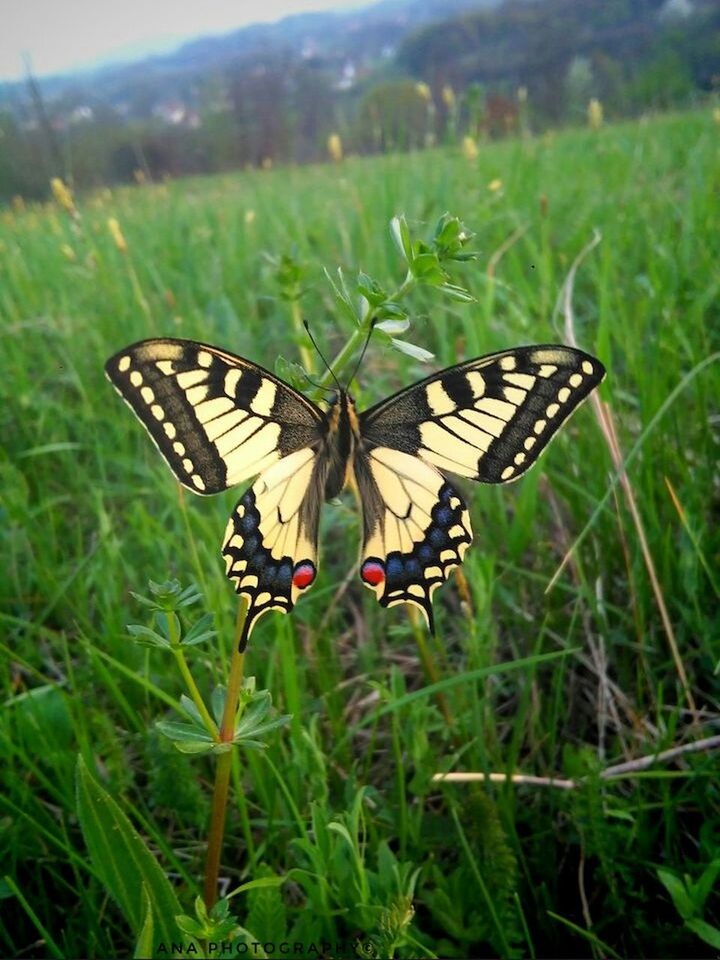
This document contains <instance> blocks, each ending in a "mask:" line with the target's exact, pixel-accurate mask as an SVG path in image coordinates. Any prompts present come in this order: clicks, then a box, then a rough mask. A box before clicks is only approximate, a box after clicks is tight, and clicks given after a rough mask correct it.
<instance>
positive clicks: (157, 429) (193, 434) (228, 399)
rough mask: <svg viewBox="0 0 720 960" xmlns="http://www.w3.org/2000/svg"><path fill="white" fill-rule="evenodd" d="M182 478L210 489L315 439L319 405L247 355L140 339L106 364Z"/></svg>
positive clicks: (217, 488)
mask: <svg viewBox="0 0 720 960" xmlns="http://www.w3.org/2000/svg"><path fill="white" fill-rule="evenodd" d="M105 372H106V374H107V376H108V379H109V380H110V382H111V383H112V384H113V386H114V387H115V388H116V390H117V391H118V392H119V393H120V395H121V396H122V397H123V399H124V400H125V401H126V402H127V403H128V405H129V406H130V407H131V408H132V410H133V411H134V412H135V414H136V415H137V417H138V419H139V420H140V421H141V423H142V424H143V426H144V427H145V429H146V430H147V431H148V433H149V434H150V436H151V438H152V439H153V441H154V443H155V445H156V446H157V448H158V450H159V451H160V453H161V454H162V455H163V457H164V458H165V460H166V461H167V463H168V466H169V467H170V469H171V470H172V471H173V473H174V474H175V476H176V477H177V478H178V480H179V481H180V482H181V483H182V484H184V486H186V487H188V489H190V490H192V491H193V493H200V494H210V493H218V492H219V491H221V490H226V489H227V488H228V487H231V486H234V485H235V484H236V483H240V482H241V481H242V480H246V479H248V478H249V477H253V476H255V475H257V474H259V473H261V472H262V471H263V470H266V469H267V468H268V467H270V466H272V464H274V463H276V462H277V461H278V460H280V459H281V458H282V457H286V456H288V454H291V453H294V452H295V451H296V450H299V449H301V448H303V447H308V446H314V445H316V444H317V443H318V442H319V439H320V436H321V430H320V427H321V424H322V421H323V414H322V412H321V411H320V410H319V409H318V408H317V407H316V406H315V405H314V404H312V403H311V402H310V401H309V400H307V399H306V398H305V397H303V396H302V394H300V393H298V392H297V391H296V390H293V389H292V387H290V386H288V384H286V383H283V381H282V380H278V378H277V377H275V376H274V375H273V374H271V373H270V372H269V371H267V370H264V369H263V368H262V367H259V366H258V365H257V364H255V363H251V362H250V361H249V360H244V359H243V358H242V357H236V356H234V355H233V354H231V353H225V352H224V351H222V350H218V349H217V347H212V346H209V345H208V344H205V343H196V342H195V341H192V340H173V339H162V340H143V341H141V342H140V343H136V344H133V345H132V346H130V347H127V348H126V349H125V350H121V351H120V352H119V353H116V354H115V356H113V357H111V358H110V359H109V360H108V362H107V364H106V365H105Z"/></svg>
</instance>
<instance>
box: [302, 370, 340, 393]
mask: <svg viewBox="0 0 720 960" xmlns="http://www.w3.org/2000/svg"><path fill="white" fill-rule="evenodd" d="M303 373H304V376H305V379H306V380H307V382H308V383H311V384H312V385H313V386H314V387H315V388H316V389H317V390H324V391H326V392H330V393H332V389H333V388H332V387H324V386H323V385H322V384H321V383H318V382H317V380H313V378H312V377H311V376H309V375H308V374H307V372H306V371H303Z"/></svg>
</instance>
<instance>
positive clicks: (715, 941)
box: [685, 917, 720, 950]
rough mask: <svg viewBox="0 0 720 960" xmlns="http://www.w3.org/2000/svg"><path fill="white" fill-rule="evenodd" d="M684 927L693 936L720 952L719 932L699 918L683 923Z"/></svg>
mask: <svg viewBox="0 0 720 960" xmlns="http://www.w3.org/2000/svg"><path fill="white" fill-rule="evenodd" d="M685 926H686V927H688V929H690V930H692V932H693V933H694V934H695V936H697V937H700V939H701V940H704V941H705V943H707V944H709V945H710V946H711V947H713V948H714V949H715V950H720V930H718V928H717V927H713V926H711V925H710V924H709V923H706V922H705V921H704V920H701V919H700V918H699V917H692V918H691V919H690V920H687V921H686V922H685Z"/></svg>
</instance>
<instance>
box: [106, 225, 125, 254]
mask: <svg viewBox="0 0 720 960" xmlns="http://www.w3.org/2000/svg"><path fill="white" fill-rule="evenodd" d="M107 225H108V230H109V231H110V236H111V237H112V238H113V240H114V241H115V246H116V247H117V248H118V250H119V251H120V253H127V243H126V242H125V237H124V236H123V233H122V230H121V229H120V224H119V223H118V221H117V219H116V218H115V217H109V219H108V222H107Z"/></svg>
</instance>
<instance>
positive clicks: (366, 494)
mask: <svg viewBox="0 0 720 960" xmlns="http://www.w3.org/2000/svg"><path fill="white" fill-rule="evenodd" d="M355 479H356V481H357V486H358V491H359V494H360V501H361V504H362V511H363V547H362V554H361V561H360V576H361V578H362V581H363V583H364V584H365V585H366V586H368V587H370V588H371V589H373V590H374V591H375V595H376V597H377V599H378V601H379V602H380V603H381V604H382V605H383V606H384V607H390V606H394V605H395V604H398V603H412V604H414V605H415V606H417V607H419V608H420V610H422V612H423V615H424V616H425V619H426V620H427V623H428V626H429V627H430V629H431V630H432V629H433V613H432V595H433V592H434V591H435V589H436V588H437V587H439V586H440V584H442V583H444V582H445V580H447V578H448V576H449V575H450V572H451V571H452V570H453V569H454V568H455V567H457V566H459V564H460V563H462V558H463V555H464V553H465V551H466V550H467V548H468V546H469V545H470V543H471V542H472V530H471V527H470V517H469V515H468V512H467V509H466V507H465V504H464V503H463V500H462V498H461V497H460V494H459V493H458V492H457V490H455V488H454V487H453V486H452V485H451V484H450V483H448V481H447V480H446V479H445V478H444V477H443V476H442V475H441V474H440V473H439V472H438V471H437V470H436V469H435V468H434V467H432V466H431V465H429V464H427V463H424V462H423V461H422V460H419V459H418V458H417V457H414V456H412V455H410V454H408V453H403V452H402V451H399V450H395V449H393V448H391V447H370V446H369V445H366V446H365V448H364V450H363V451H361V452H360V453H358V454H357V456H356V458H355Z"/></svg>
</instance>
